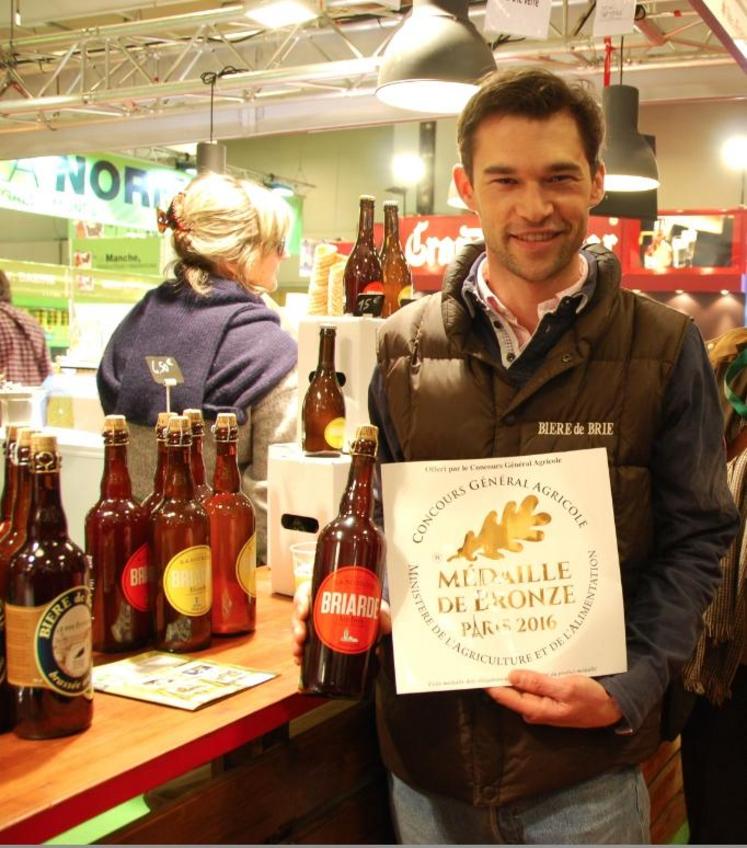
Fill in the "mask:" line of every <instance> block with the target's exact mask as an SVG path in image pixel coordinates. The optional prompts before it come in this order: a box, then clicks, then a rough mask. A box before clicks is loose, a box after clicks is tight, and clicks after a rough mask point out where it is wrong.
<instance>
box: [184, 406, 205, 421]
mask: <svg viewBox="0 0 747 848" xmlns="http://www.w3.org/2000/svg"><path fill="white" fill-rule="evenodd" d="M182 415H183V416H184V417H185V418H188V419H189V420H190V421H199V422H200V423H202V422H203V421H204V420H205V419H204V418H203V417H202V410H201V409H185V410H184V412H182Z"/></svg>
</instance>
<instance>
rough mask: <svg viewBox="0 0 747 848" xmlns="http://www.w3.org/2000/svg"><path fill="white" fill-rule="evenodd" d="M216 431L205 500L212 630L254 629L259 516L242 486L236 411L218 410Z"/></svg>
mask: <svg viewBox="0 0 747 848" xmlns="http://www.w3.org/2000/svg"><path fill="white" fill-rule="evenodd" d="M213 435H214V437H215V474H214V475H213V494H212V495H211V497H210V498H209V500H208V501H207V503H206V504H205V509H206V510H207V514H208V516H209V518H210V551H211V555H212V563H213V565H212V568H213V610H212V621H213V633H215V634H228V633H250V632H251V631H253V630H254V626H255V622H256V615H257V588H256V568H257V537H256V535H255V529H256V521H255V516H254V507H253V506H252V502H251V501H250V500H249V498H248V497H247V496H246V495H245V494H244V493H243V492H242V491H241V476H240V474H239V466H238V462H237V459H236V454H237V449H236V444H237V441H238V438H239V431H238V426H237V424H236V416H235V415H234V413H233V412H219V413H218V417H217V419H216V421H215V426H214V427H213Z"/></svg>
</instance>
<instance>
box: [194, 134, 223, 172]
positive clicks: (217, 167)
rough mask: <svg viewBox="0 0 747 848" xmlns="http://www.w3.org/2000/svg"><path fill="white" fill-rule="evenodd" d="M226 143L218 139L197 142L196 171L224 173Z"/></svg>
mask: <svg viewBox="0 0 747 848" xmlns="http://www.w3.org/2000/svg"><path fill="white" fill-rule="evenodd" d="M225 172H226V145H225V144H221V143H220V142H219V141H198V142H197V173H198V174H208V173H213V174H225Z"/></svg>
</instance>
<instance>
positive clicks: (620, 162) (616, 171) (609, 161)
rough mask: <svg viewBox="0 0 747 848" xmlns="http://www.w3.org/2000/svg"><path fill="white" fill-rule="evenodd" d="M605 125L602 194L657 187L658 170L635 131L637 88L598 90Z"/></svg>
mask: <svg viewBox="0 0 747 848" xmlns="http://www.w3.org/2000/svg"><path fill="white" fill-rule="evenodd" d="M602 106H603V109H604V117H605V121H606V123H607V136H606V141H605V149H604V153H603V155H602V159H603V160H604V165H605V169H606V174H605V178H604V188H605V190H606V191H649V190H650V189H653V188H656V187H657V186H658V185H659V169H658V168H657V166H656V157H655V156H654V151H653V149H652V147H651V145H650V144H649V143H648V142H647V141H646V139H645V138H644V136H642V135H641V134H640V133H639V132H638V89H637V88H634V87H633V86H632V85H608V86H607V87H606V88H604V89H602Z"/></svg>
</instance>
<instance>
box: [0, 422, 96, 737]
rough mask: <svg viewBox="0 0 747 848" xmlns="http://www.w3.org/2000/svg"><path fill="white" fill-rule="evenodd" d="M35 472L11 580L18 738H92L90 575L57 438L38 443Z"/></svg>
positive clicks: (11, 673)
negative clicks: (68, 505)
mask: <svg viewBox="0 0 747 848" xmlns="http://www.w3.org/2000/svg"><path fill="white" fill-rule="evenodd" d="M30 465H31V477H32V481H33V482H32V492H31V510H30V516H29V524H28V540H27V542H26V544H25V545H24V546H23V547H22V548H21V550H20V551H19V552H18V553H17V554H16V555H15V556H14V557H13V559H12V560H11V562H10V574H9V580H8V603H7V608H6V617H7V631H6V640H7V657H8V681H9V682H10V684H11V686H12V687H13V694H14V701H15V710H16V725H15V732H16V733H17V734H18V735H19V736H21V737H23V738H24V739H49V738H51V737H53V736H66V735H67V734H69V733H77V732H78V731H81V730H85V729H86V728H87V727H88V726H89V725H90V723H91V718H92V716H93V688H92V683H91V592H90V588H89V586H90V582H89V580H90V575H89V569H88V562H87V559H86V556H85V554H84V553H83V551H81V549H80V548H79V547H78V546H77V545H75V544H74V543H73V542H71V541H70V539H69V538H68V535H67V520H66V519H65V513H64V512H63V509H62V500H61V493H60V456H59V454H58V452H57V439H56V438H55V437H54V436H49V435H46V434H44V433H34V434H33V435H32V436H31V462H30Z"/></svg>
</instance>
